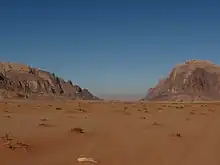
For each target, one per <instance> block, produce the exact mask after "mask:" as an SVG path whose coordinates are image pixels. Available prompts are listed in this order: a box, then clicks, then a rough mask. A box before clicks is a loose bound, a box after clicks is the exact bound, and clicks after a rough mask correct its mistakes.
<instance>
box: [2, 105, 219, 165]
mask: <svg viewBox="0 0 220 165" xmlns="http://www.w3.org/2000/svg"><path fill="white" fill-rule="evenodd" d="M219 107H220V102H212V103H211V102H204V103H181V104H180V103H166V102H101V101H93V102H91V101H56V102H55V101H2V102H1V103H0V135H1V137H2V138H1V139H0V159H1V164H2V165H15V164H16V165H78V164H92V163H82V162H77V158H79V157H80V156H85V157H88V158H93V159H94V160H96V161H97V164H100V165H208V164H210V165H219V164H220V156H219V155H218V154H219V153H220V141H219V139H220V129H219V128H220V111H219ZM7 134H8V135H9V137H7ZM10 139H12V140H10Z"/></svg>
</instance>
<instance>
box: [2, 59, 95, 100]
mask: <svg viewBox="0 0 220 165" xmlns="http://www.w3.org/2000/svg"><path fill="white" fill-rule="evenodd" d="M0 98H33V99H38V98H39V99H40V98H42V99H46V98H48V99H50V98H60V99H84V100H99V98H98V97H96V96H93V95H92V94H91V93H90V92H89V91H88V89H82V88H81V87H80V86H78V85H74V84H73V83H72V81H70V80H69V81H67V82H66V81H64V80H63V79H62V78H60V77H58V76H56V75H55V74H54V73H50V72H47V71H44V70H41V69H37V68H32V67H30V66H27V65H24V64H20V63H9V62H0Z"/></svg>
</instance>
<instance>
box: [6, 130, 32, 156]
mask: <svg viewBox="0 0 220 165" xmlns="http://www.w3.org/2000/svg"><path fill="white" fill-rule="evenodd" d="M2 139H3V141H4V146H6V147H8V148H9V149H11V150H13V151H14V150H15V149H17V148H22V149H24V150H25V151H26V152H28V150H29V147H30V146H29V145H28V144H25V143H22V142H20V141H18V140H17V139H16V138H14V137H12V135H11V133H5V134H4V136H3V137H2Z"/></svg>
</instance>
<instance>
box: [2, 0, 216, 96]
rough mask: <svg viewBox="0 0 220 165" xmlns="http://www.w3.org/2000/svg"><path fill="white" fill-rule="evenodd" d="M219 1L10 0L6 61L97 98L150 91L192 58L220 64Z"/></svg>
mask: <svg viewBox="0 0 220 165" xmlns="http://www.w3.org/2000/svg"><path fill="white" fill-rule="evenodd" d="M219 9H220V2H218V1H217V0H216V1H212V0H210V1H202V0H200V1H193V0H184V1H169V0H167V1H164V0H163V1H156V0H155V1H146V0H145V1H138V0H135V1H129V0H128V1H120V0H117V1H115V0H111V1H104V0H102V1H98V0H93V1H92V0H84V1H75V0H68V1H66V0H62V1H56V0H53V1H52V0H50V1H49V0H44V1H43V0H42V1H41V0H38V1H30V0H20V1H17V0H11V1H2V2H1V4H0V22H1V24H0V61H16V62H22V63H26V64H30V65H32V66H35V67H40V68H43V69H46V70H49V71H51V72H55V73H56V74H57V75H59V76H61V77H64V78H65V79H71V80H72V81H73V82H74V83H76V84H79V85H81V86H82V87H85V88H89V89H90V91H92V92H93V93H95V94H97V95H103V94H105V95H106V94H109V95H145V94H146V92H147V89H148V88H149V87H152V86H154V85H155V83H156V82H157V81H158V80H159V79H160V78H163V77H164V76H166V75H167V74H168V72H169V71H170V70H171V69H172V67H173V66H174V65H175V64H177V63H181V62H184V61H185V60H187V59H209V60H212V61H213V62H215V63H217V64H220V10H219Z"/></svg>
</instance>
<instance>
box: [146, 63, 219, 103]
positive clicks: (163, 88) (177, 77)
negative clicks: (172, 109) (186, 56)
mask: <svg viewBox="0 0 220 165" xmlns="http://www.w3.org/2000/svg"><path fill="white" fill-rule="evenodd" d="M142 100H159V101H160V100H161V101H162V100H164V101H167V100H168V101H195V100H220V66H217V65H215V64H214V63H212V62H210V61H204V60H190V61H186V62H185V63H184V64H180V65H177V66H176V67H175V68H174V69H173V70H172V71H171V73H170V74H169V76H168V77H167V78H165V79H162V80H160V81H159V82H158V84H157V85H156V86H155V87H154V88H151V89H149V90H148V93H147V95H146V97H145V98H144V99H142Z"/></svg>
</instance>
